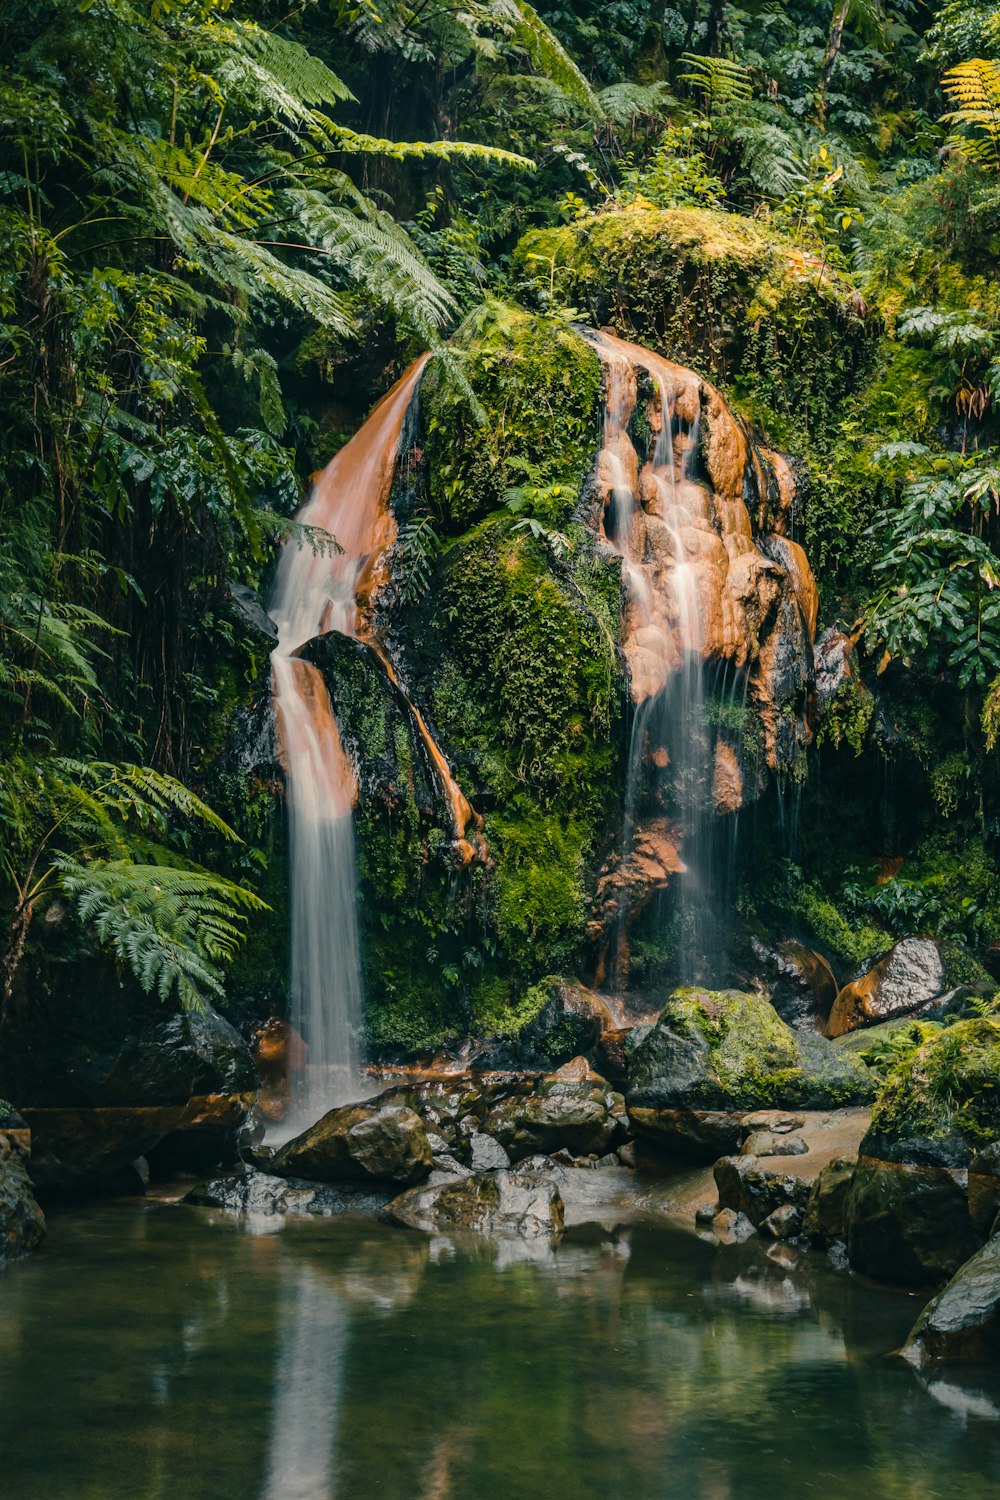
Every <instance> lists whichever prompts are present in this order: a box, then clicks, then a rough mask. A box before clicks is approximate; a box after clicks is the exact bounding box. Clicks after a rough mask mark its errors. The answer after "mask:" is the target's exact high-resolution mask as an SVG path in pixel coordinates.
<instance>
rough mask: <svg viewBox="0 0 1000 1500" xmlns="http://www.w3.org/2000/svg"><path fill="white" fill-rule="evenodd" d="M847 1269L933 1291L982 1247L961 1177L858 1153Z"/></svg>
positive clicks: (850, 1197)
mask: <svg viewBox="0 0 1000 1500" xmlns="http://www.w3.org/2000/svg"><path fill="white" fill-rule="evenodd" d="M845 1219H846V1228H847V1253H848V1256H849V1259H850V1263H851V1266H852V1267H853V1269H854V1270H856V1271H861V1272H862V1273H863V1274H864V1275H865V1276H870V1277H872V1278H873V1280H875V1281H884V1282H887V1283H889V1284H891V1285H894V1286H913V1287H921V1286H934V1285H936V1284H940V1282H942V1281H944V1280H946V1279H947V1277H949V1276H951V1275H953V1274H954V1272H955V1271H956V1270H957V1269H958V1267H959V1266H960V1265H961V1264H962V1262H963V1261H965V1260H967V1259H968V1257H969V1256H970V1255H971V1254H972V1253H973V1251H974V1250H976V1249H977V1247H978V1246H979V1245H980V1244H981V1243H982V1239H981V1236H980V1235H979V1234H977V1232H976V1230H975V1227H974V1226H973V1224H972V1221H971V1219H970V1217H969V1206H968V1198H967V1193H966V1185H965V1181H964V1176H963V1174H962V1173H960V1172H956V1171H947V1170H945V1169H943V1168H939V1167H929V1166H919V1165H912V1164H908V1163H899V1162H887V1161H881V1160H878V1159H876V1158H874V1157H870V1156H865V1155H864V1154H862V1155H861V1157H860V1158H859V1160H858V1165H857V1169H856V1171H855V1173H854V1177H853V1179H852V1182H851V1186H850V1189H849V1191H848V1193H847V1200H846V1209H845Z"/></svg>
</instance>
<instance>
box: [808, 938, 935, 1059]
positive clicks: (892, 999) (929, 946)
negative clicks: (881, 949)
mask: <svg viewBox="0 0 1000 1500" xmlns="http://www.w3.org/2000/svg"><path fill="white" fill-rule="evenodd" d="M944 989H945V972H944V965H943V963H942V961H941V953H940V950H939V948H938V945H937V943H935V942H933V941H932V940H931V939H930V938H917V937H913V938H903V940H902V941H901V942H899V943H896V944H895V946H894V947H893V948H891V949H890V950H889V952H888V953H887V954H885V956H884V957H883V958H880V959H879V961H878V963H877V964H875V965H874V966H873V967H872V968H871V969H869V970H868V971H867V972H866V973H864V974H862V975H861V976H860V977H859V978H858V979H854V980H852V981H851V983H850V984H847V985H845V986H844V988H843V989H842V990H841V991H840V992H839V994H838V995H837V998H836V1000H835V1001H834V1003H833V1007H832V1009H831V1011H830V1014H829V1017H828V1019H827V1023H826V1034H827V1036H830V1037H837V1036H843V1035H844V1034H845V1033H846V1032H848V1031H854V1030H856V1029H857V1028H858V1027H859V1026H871V1025H875V1024H876V1023H877V1022H879V1021H888V1020H891V1019H892V1018H893V1017H896V1016H903V1015H912V1014H913V1013H915V1012H916V1011H919V1010H920V1008H921V1007H922V1006H924V1005H926V1004H927V1002H928V1001H930V1000H933V999H934V998H935V997H936V996H938V995H940V994H942V992H943V991H944Z"/></svg>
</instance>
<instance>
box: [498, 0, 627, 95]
mask: <svg viewBox="0 0 1000 1500" xmlns="http://www.w3.org/2000/svg"><path fill="white" fill-rule="evenodd" d="M491 9H492V10H493V11H494V13H495V14H496V15H497V16H498V17H499V18H500V19H501V20H504V21H506V22H507V23H508V24H509V26H510V31H511V37H512V39H513V41H514V43H515V45H516V46H518V47H521V48H522V49H523V50H524V51H525V52H526V53H527V54H528V56H529V58H530V59H531V64H532V67H533V68H534V69H535V71H536V72H537V73H541V74H542V75H543V77H545V78H551V80H552V82H553V83H555V84H558V86H559V88H561V89H562V91H563V93H564V94H567V95H568V96H569V98H570V99H574V100H576V102H577V103H578V104H579V105H580V106H581V107H582V108H583V109H585V110H586V111H587V113H588V114H589V115H591V116H592V117H593V118H594V119H600V118H601V106H600V103H599V101H598V98H597V95H596V94H595V93H594V91H593V89H592V88H591V86H590V84H589V83H588V82H587V80H586V78H584V76H583V74H582V73H581V72H580V69H579V68H578V67H577V65H576V63H575V62H574V61H573V59H572V58H571V57H570V55H569V53H568V52H567V51H566V49H565V47H564V46H563V45H562V43H561V42H560V41H559V38H558V37H557V36H556V35H555V33H554V32H553V31H552V30H550V28H549V27H548V26H546V24H545V22H544V21H543V20H542V18H541V16H539V14H538V13H537V11H535V10H534V9H533V8H532V7H531V6H530V5H529V4H528V0H493V5H492V7H491Z"/></svg>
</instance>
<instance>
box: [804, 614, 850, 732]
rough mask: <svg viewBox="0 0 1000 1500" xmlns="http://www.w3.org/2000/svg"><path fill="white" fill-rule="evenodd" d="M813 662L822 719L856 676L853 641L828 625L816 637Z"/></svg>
mask: <svg viewBox="0 0 1000 1500" xmlns="http://www.w3.org/2000/svg"><path fill="white" fill-rule="evenodd" d="M813 661H814V665H815V672H816V689H815V691H816V707H817V709H818V711H819V714H820V717H821V718H822V716H823V714H824V713H825V712H826V710H827V708H828V707H829V706H830V704H831V703H832V702H833V700H834V698H836V696H837V694H838V693H839V692H840V689H841V688H842V687H843V686H844V684H845V683H846V682H848V681H849V680H850V679H851V678H852V677H855V676H856V675H857V671H856V666H855V642H854V640H853V638H852V637H851V636H849V635H846V634H845V633H844V631H842V630H838V629H837V628H836V626H835V625H831V626H830V627H829V628H828V629H827V630H824V631H823V633H822V635H820V636H818V637H817V640H816V645H815V647H814V648H813Z"/></svg>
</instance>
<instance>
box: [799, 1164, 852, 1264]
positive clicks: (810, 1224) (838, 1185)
mask: <svg viewBox="0 0 1000 1500" xmlns="http://www.w3.org/2000/svg"><path fill="white" fill-rule="evenodd" d="M857 1164H858V1158H857V1157H856V1156H841V1157H838V1159H837V1160H836V1161H832V1162H830V1163H829V1165H828V1166H825V1167H824V1168H823V1169H822V1171H821V1172H820V1174H819V1176H818V1177H817V1178H816V1181H815V1182H814V1183H813V1185H812V1190H811V1192H810V1194H809V1201H808V1203H807V1204H806V1212H805V1218H804V1220H803V1223H802V1233H803V1234H804V1235H805V1237H806V1238H807V1239H808V1240H810V1241H811V1242H812V1243H813V1244H814V1245H816V1246H818V1247H820V1248H825V1247H826V1246H828V1245H831V1244H832V1243H833V1241H834V1240H843V1239H844V1238H845V1236H846V1233H847V1195H848V1193H849V1192H850V1188H851V1183H852V1182H853V1180H854V1169H855V1167H856V1166H857Z"/></svg>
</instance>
